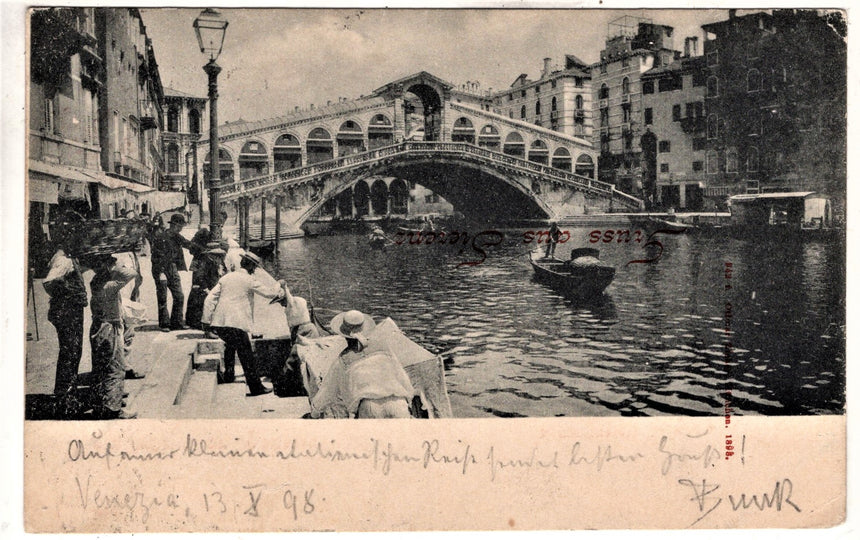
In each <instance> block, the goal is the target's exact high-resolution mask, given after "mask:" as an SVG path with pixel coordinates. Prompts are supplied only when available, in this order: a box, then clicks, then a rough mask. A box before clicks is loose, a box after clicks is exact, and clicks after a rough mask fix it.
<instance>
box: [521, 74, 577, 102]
mask: <svg viewBox="0 0 860 540" xmlns="http://www.w3.org/2000/svg"><path fill="white" fill-rule="evenodd" d="M549 84H550V88H551V89H555V88H556V87H557V86H558V80H557V79H553V80H551V81H550V82H549ZM574 86H575V87H576V88H582V87H583V78H582V77H574ZM540 92H541V85H539V84H538V85H535V87H534V95H536V96H537V95H540ZM515 95H516V92H511V93H509V94H508V101H509V102H510V101H513V100H514V96H515ZM526 96H527V89H525V88H524V89H522V90H520V92H519V97H520V98H522V99H525V97H526Z"/></svg>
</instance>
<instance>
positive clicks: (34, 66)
mask: <svg viewBox="0 0 860 540" xmlns="http://www.w3.org/2000/svg"><path fill="white" fill-rule="evenodd" d="M30 22H31V24H30V29H31V32H30V53H31V54H30V79H29V83H28V94H29V100H28V106H29V109H28V128H29V133H28V136H29V145H28V156H27V158H28V162H27V163H28V173H27V176H28V177H27V181H28V200H29V208H28V230H29V253H30V257H31V261H30V263H31V267H35V268H41V267H42V265H43V263H44V262H45V261H46V260H47V258H48V257H50V250H51V247H50V240H51V227H52V225H53V223H55V220H56V219H57V218H58V216H60V215H61V214H62V213H64V212H66V211H69V210H71V211H75V212H78V213H80V214H81V215H83V216H85V217H91V218H103V219H110V218H115V217H117V216H118V215H119V214H120V213H121V211H122V210H135V211H137V212H157V211H159V210H163V209H167V208H172V207H176V206H177V204H181V197H180V199H179V203H177V200H176V197H172V196H170V195H169V194H164V193H162V192H159V191H158V179H159V178H160V176H161V171H162V159H161V140H160V137H161V135H160V128H161V118H160V107H161V100H162V88H161V81H160V78H159V75H158V65H157V63H156V62H155V54H154V51H153V50H152V44H151V42H150V41H149V40H148V39H147V37H146V29H145V27H144V26H143V23H142V21H141V18H140V13H139V11H138V10H136V9H129V8H48V9H34V10H33V11H32V12H31V21H30Z"/></svg>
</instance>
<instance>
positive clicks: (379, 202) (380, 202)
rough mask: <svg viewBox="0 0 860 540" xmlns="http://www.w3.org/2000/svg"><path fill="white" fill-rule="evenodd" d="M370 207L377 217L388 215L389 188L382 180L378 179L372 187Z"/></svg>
mask: <svg viewBox="0 0 860 540" xmlns="http://www.w3.org/2000/svg"><path fill="white" fill-rule="evenodd" d="M370 207H371V208H372V209H373V213H374V214H376V215H385V214H387V213H388V186H387V185H386V184H385V180H383V179H382V178H377V179H376V180H375V181H374V182H373V184H372V185H371V186H370Z"/></svg>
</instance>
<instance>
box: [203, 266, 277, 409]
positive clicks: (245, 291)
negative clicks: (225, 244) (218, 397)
mask: <svg viewBox="0 0 860 540" xmlns="http://www.w3.org/2000/svg"><path fill="white" fill-rule="evenodd" d="M261 265H262V261H261V260H260V258H259V257H258V256H257V255H255V254H253V253H245V254H244V255H242V260H241V261H240V263H239V268H238V269H237V270H236V271H235V272H229V273H227V274H226V275H224V276H223V277H222V278H221V279H220V280H219V281H218V284H217V285H215V287H214V288H213V289H212V290H211V291H210V292H209V294H208V295H207V296H206V300H205V302H204V304H203V317H202V320H201V322H202V323H203V325H204V328H205V327H206V325H208V326H209V327H211V328H212V331H213V332H215V333H216V334H217V335H218V337H220V338H221V339H222V340H224V343H225V344H226V345H227V348H234V349H235V350H236V352H237V353H238V355H239V362H241V364H242V370H243V371H244V372H245V382H246V383H247V384H248V389H249V390H250V394H249V395H251V396H259V395H262V394H268V393H270V392H271V391H272V389H271V388H268V387H266V386H264V385H263V383H262V381H261V380H260V374H259V373H258V372H257V361H256V359H255V358H254V351H253V349H252V348H251V338H250V332H251V327H252V325H253V323H254V295H260V296H262V297H264V298H275V297H276V296H279V295H280V294H281V287H280V285H278V283H277V282H275V283H274V284H271V285H264V284H263V283H261V282H260V281H259V280H257V278H256V277H255V276H254V271H255V270H256V269H257V267H258V266H261ZM224 364H225V365H224V375H223V376H222V380H223V381H224V382H232V381H233V380H235V375H234V373H233V369H234V359H233V358H232V356H231V357H225V359H224Z"/></svg>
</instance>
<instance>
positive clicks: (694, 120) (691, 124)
mask: <svg viewBox="0 0 860 540" xmlns="http://www.w3.org/2000/svg"><path fill="white" fill-rule="evenodd" d="M681 129H683V130H684V133H699V132H702V131H705V117H704V116H688V117H686V118H681Z"/></svg>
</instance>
